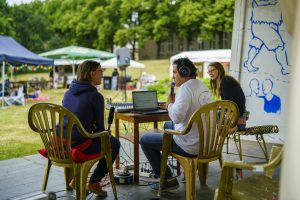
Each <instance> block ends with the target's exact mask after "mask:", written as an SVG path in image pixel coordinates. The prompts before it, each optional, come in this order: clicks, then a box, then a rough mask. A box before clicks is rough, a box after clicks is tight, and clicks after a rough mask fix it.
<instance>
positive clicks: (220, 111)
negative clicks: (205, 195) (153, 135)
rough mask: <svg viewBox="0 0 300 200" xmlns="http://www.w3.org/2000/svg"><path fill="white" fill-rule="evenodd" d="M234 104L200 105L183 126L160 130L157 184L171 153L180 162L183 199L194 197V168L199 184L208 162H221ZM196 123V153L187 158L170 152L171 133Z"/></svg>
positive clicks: (203, 181) (235, 110) (235, 116)
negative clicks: (197, 143)
mask: <svg viewBox="0 0 300 200" xmlns="http://www.w3.org/2000/svg"><path fill="white" fill-rule="evenodd" d="M238 116H239V112H238V107H237V105H236V104H235V103H234V102H232V101H216V102H213V103H209V104H206V105H205V106H202V107H201V108H199V109H198V110H197V111H195V112H194V114H193V115H192V116H191V118H190V120H189V122H188V125H187V127H186V128H185V129H184V130H183V131H181V132H178V131H174V130H169V129H166V130H164V137H163V147H162V159H161V176H160V188H159V191H158V195H160V194H161V191H162V185H163V181H164V178H165V171H166V166H167V158H168V156H169V155H171V156H173V157H175V158H176V159H177V160H178V161H179V163H180V164H181V165H182V167H183V169H184V173H185V178H186V199H196V171H197V169H198V173H199V179H200V183H201V185H205V184H206V177H207V172H208V164H209V162H211V161H215V160H219V162H220V164H221V165H222V148H223V144H224V141H225V139H226V138H227V132H228V129H229V128H230V127H234V126H236V124H237V121H238ZM193 124H196V126H197V127H198V130H199V153H198V156H197V157H194V158H188V157H183V156H180V155H177V154H175V153H172V151H171V143H172V135H185V134H187V133H188V132H189V131H190V130H191V128H192V125H193Z"/></svg>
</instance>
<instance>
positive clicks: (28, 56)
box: [0, 35, 54, 105]
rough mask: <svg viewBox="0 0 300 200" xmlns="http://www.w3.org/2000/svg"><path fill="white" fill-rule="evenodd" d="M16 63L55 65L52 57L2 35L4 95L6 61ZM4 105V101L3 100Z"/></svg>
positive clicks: (1, 51) (1, 53) (0, 50)
mask: <svg viewBox="0 0 300 200" xmlns="http://www.w3.org/2000/svg"><path fill="white" fill-rule="evenodd" d="M6 61H7V62H9V63H11V64H15V65H21V64H29V65H54V61H53V60H52V59H47V58H42V57H40V56H38V55H36V54H35V53H33V52H31V51H29V50H28V49H26V48H25V47H24V46H22V45H21V44H19V43H18V42H17V41H15V40H14V39H13V38H11V37H9V36H1V35H0V62H2V86H3V87H2V97H3V95H4V81H5V80H4V75H5V62H6ZM2 105H3V101H2Z"/></svg>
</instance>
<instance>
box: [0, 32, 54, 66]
mask: <svg viewBox="0 0 300 200" xmlns="http://www.w3.org/2000/svg"><path fill="white" fill-rule="evenodd" d="M0 61H7V62H9V63H12V64H30V65H53V63H54V61H53V60H52V59H47V58H43V57H40V56H38V55H36V54H35V53H33V52H31V51H29V50H28V49H26V48H25V47H24V46H22V45H21V44H19V43H18V42H17V41H15V40H14V39H13V38H11V37H9V36H1V35H0Z"/></svg>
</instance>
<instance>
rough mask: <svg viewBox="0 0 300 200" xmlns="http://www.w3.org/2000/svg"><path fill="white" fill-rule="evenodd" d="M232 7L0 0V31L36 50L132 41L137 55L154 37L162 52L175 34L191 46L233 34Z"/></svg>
mask: <svg viewBox="0 0 300 200" xmlns="http://www.w3.org/2000/svg"><path fill="white" fill-rule="evenodd" d="M212 2H214V3H212ZM233 6H234V0H228V1H223V0H215V1H211V0H200V1H199V0H134V1H132V0H88V1H86V0H63V1H62V0H34V1H32V2H30V3H27V4H20V5H14V6H11V7H10V6H8V5H7V3H6V1H5V0H0V34H6V35H10V36H13V37H15V38H16V39H17V40H18V41H19V42H20V43H21V44H23V45H24V46H25V47H27V48H29V49H30V50H32V51H33V52H36V53H39V52H43V51H48V50H52V49H55V48H59V47H63V46H69V45H78V46H84V47H89V48H97V49H101V50H107V51H111V52H112V51H113V49H114V47H115V46H116V45H117V46H125V45H127V44H131V45H132V46H133V49H132V51H133V52H132V55H134V51H135V49H136V48H137V44H138V45H139V47H142V46H143V45H144V43H145V42H146V41H148V40H150V39H152V40H154V41H155V42H156V43H157V44H158V49H157V55H160V52H159V51H160V48H159V47H160V44H161V43H162V42H165V41H167V40H168V39H170V38H171V37H172V36H173V34H179V36H180V37H181V39H186V40H187V41H188V43H189V44H190V43H191V42H192V40H194V39H196V38H198V37H201V38H202V39H210V38H211V36H212V35H213V34H216V33H217V34H219V35H220V36H221V37H222V35H221V33H223V32H231V31H232V23H233ZM134 13H137V14H138V18H137V20H135V21H133V19H132V16H133V14H134ZM189 44H188V45H189ZM133 58H134V57H133Z"/></svg>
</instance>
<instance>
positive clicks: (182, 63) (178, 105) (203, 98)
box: [140, 58, 211, 190]
mask: <svg viewBox="0 0 300 200" xmlns="http://www.w3.org/2000/svg"><path fill="white" fill-rule="evenodd" d="M196 71H197V69H196V67H195V65H194V64H193V63H192V62H191V61H190V60H189V59H188V58H179V59H177V60H175V61H174V62H173V79H174V82H175V86H176V87H178V91H177V94H176V95H175V94H170V95H169V98H168V103H167V104H166V105H165V106H162V108H165V109H167V110H168V113H169V117H170V118H171V120H172V122H167V123H166V124H165V127H164V128H165V129H175V130H177V131H181V130H183V129H184V128H185V127H186V126H187V123H188V121H189V119H190V117H191V116H192V114H193V113H194V112H195V111H196V110H198V109H199V108H200V107H201V106H203V105H205V104H207V103H209V102H211V93H210V91H209V90H208V88H207V87H206V86H205V85H204V84H203V83H202V82H201V81H200V80H197V79H196V76H197V74H196ZM162 139H163V134H162V133H149V134H145V135H144V136H143V137H142V138H141V140H140V144H141V147H142V149H143V151H144V153H145V155H146V157H147V158H148V160H149V162H150V164H151V166H152V169H153V171H154V173H155V174H156V175H157V176H160V165H161V153H160V151H161V150H162ZM198 143H199V133H198V128H197V126H196V124H194V125H193V127H192V129H191V131H190V132H189V133H188V134H186V135H179V136H173V142H172V152H174V153H176V154H179V155H182V156H187V157H194V156H196V155H197V154H198V148H199V145H198ZM165 178H166V181H164V185H163V190H171V189H176V188H178V186H179V184H178V181H177V179H176V178H175V177H173V174H172V173H171V170H170V168H169V167H168V166H167V170H166V176H165ZM151 188H152V189H154V190H158V188H159V184H158V183H156V184H153V185H151Z"/></svg>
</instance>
